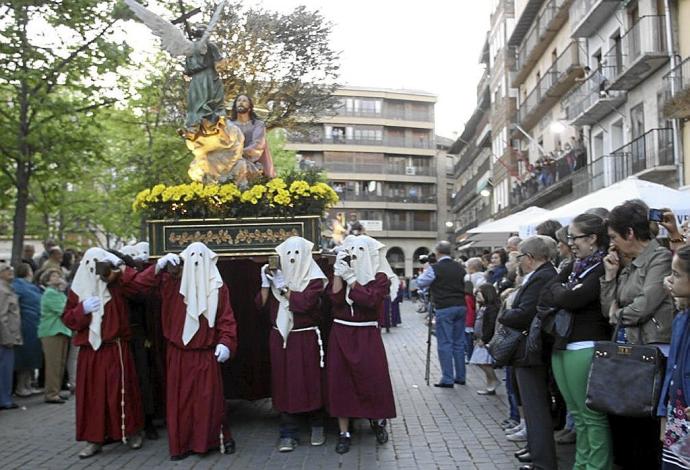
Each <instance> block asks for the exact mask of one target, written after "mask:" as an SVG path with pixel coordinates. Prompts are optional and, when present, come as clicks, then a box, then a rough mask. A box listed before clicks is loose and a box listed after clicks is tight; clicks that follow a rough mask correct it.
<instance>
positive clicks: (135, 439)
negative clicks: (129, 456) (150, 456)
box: [127, 432, 144, 450]
mask: <svg viewBox="0 0 690 470" xmlns="http://www.w3.org/2000/svg"><path fill="white" fill-rule="evenodd" d="M143 443H144V437H143V436H142V435H141V433H140V432H138V433H136V434H134V435H133V436H130V437H129V438H128V439H127V445H128V446H129V448H130V449H132V450H138V449H141V446H142V444H143Z"/></svg>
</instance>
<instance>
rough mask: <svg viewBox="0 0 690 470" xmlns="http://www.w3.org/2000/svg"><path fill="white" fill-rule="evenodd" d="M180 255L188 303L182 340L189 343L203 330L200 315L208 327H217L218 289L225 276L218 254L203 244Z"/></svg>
mask: <svg viewBox="0 0 690 470" xmlns="http://www.w3.org/2000/svg"><path fill="white" fill-rule="evenodd" d="M180 258H182V261H183V262H184V264H183V266H182V281H181V283H180V294H181V295H182V297H184V303H185V305H186V306H187V315H186V317H185V321H184V327H183V329H182V343H183V344H185V345H187V344H188V343H189V342H190V341H191V339H192V338H193V337H194V335H195V334H196V332H197V331H198V330H199V317H201V316H202V315H203V316H205V317H206V320H207V321H208V326H209V327H211V328H213V327H214V326H215V323H216V310H217V309H218V290H219V289H220V288H221V287H222V286H223V279H222V278H221V277H220V272H218V268H217V267H216V263H217V262H218V255H217V254H215V253H214V252H213V251H211V250H210V249H209V248H208V247H207V246H206V245H204V244H203V243H200V242H195V243H192V244H191V245H189V246H188V247H187V248H185V250H184V251H183V252H182V253H180Z"/></svg>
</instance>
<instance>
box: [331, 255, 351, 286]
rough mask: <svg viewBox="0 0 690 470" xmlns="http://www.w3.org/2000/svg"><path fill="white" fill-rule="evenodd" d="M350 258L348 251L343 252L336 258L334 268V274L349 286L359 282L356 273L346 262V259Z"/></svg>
mask: <svg viewBox="0 0 690 470" xmlns="http://www.w3.org/2000/svg"><path fill="white" fill-rule="evenodd" d="M346 256H348V253H347V252H346V251H341V252H339V253H338V254H337V256H336V257H335V265H334V266H333V274H335V275H336V276H339V277H341V278H342V279H343V281H345V282H346V283H347V284H348V285H351V284H354V283H355V281H356V280H357V278H356V276H355V271H354V269H352V266H350V265H349V264H348V263H346V262H345V257H346Z"/></svg>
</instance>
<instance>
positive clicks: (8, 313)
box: [0, 281, 22, 347]
mask: <svg viewBox="0 0 690 470" xmlns="http://www.w3.org/2000/svg"><path fill="white" fill-rule="evenodd" d="M21 344H22V330H21V317H20V316H19V299H18V298H17V294H15V293H14V289H12V287H11V286H10V285H9V284H8V283H6V282H5V281H0V346H5V347H14V346H21Z"/></svg>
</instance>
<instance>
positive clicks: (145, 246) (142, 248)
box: [134, 242, 149, 263]
mask: <svg viewBox="0 0 690 470" xmlns="http://www.w3.org/2000/svg"><path fill="white" fill-rule="evenodd" d="M134 248H135V249H136V251H137V253H136V255H134V259H136V260H140V261H143V262H145V263H146V262H148V260H149V242H139V243H137V244H136V245H134Z"/></svg>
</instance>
